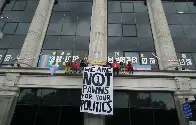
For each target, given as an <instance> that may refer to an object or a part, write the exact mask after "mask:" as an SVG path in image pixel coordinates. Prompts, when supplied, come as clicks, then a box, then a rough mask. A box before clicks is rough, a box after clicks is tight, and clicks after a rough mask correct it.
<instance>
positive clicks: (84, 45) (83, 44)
mask: <svg viewBox="0 0 196 125" xmlns="http://www.w3.org/2000/svg"><path fill="white" fill-rule="evenodd" d="M88 48H89V37H86V36H76V37H75V41H74V43H73V50H86V51H88Z"/></svg>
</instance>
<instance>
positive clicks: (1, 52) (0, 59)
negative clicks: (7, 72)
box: [0, 50, 6, 64]
mask: <svg viewBox="0 0 196 125" xmlns="http://www.w3.org/2000/svg"><path fill="white" fill-rule="evenodd" d="M5 53H6V50H0V64H1V63H2V62H3V59H4V57H5Z"/></svg>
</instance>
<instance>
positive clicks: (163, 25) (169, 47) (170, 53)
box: [147, 0, 179, 70]
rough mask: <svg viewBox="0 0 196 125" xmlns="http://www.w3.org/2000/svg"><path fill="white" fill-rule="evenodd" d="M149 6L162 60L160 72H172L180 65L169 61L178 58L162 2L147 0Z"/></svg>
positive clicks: (154, 35)
mask: <svg viewBox="0 0 196 125" xmlns="http://www.w3.org/2000/svg"><path fill="white" fill-rule="evenodd" d="M147 6H148V13H149V17H150V22H151V28H152V33H153V38H154V43H155V49H156V53H157V56H158V57H159V58H160V60H158V62H159V68H160V70H165V69H167V70H172V69H174V68H175V67H176V66H179V64H178V62H169V61H168V60H177V56H176V52H175V48H174V44H173V41H172V37H171V33H170V30H169V27H168V23H167V19H166V17H165V12H164V10H163V6H162V3H161V0H147Z"/></svg>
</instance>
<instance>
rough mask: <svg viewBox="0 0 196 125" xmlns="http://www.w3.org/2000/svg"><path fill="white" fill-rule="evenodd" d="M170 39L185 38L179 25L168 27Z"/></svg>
mask: <svg viewBox="0 0 196 125" xmlns="http://www.w3.org/2000/svg"><path fill="white" fill-rule="evenodd" d="M169 29H170V32H171V36H172V37H179V38H185V36H184V32H183V30H182V26H181V25H169Z"/></svg>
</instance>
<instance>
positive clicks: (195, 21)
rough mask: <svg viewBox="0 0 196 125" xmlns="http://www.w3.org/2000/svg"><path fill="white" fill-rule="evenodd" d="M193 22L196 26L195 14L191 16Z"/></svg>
mask: <svg viewBox="0 0 196 125" xmlns="http://www.w3.org/2000/svg"><path fill="white" fill-rule="evenodd" d="M191 15H192V17H193V20H194V23H195V24H196V14H191Z"/></svg>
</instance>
